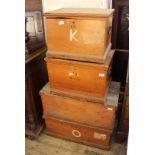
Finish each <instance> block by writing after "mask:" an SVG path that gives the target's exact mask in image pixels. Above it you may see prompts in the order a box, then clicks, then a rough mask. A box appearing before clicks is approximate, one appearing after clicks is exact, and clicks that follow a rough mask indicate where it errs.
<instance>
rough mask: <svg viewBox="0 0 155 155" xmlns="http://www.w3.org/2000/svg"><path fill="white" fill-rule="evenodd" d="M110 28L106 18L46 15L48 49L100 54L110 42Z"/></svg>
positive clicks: (93, 54) (78, 53)
mask: <svg viewBox="0 0 155 155" xmlns="http://www.w3.org/2000/svg"><path fill="white" fill-rule="evenodd" d="M110 28H111V23H110V24H109V22H108V18H107V19H104V20H101V19H100V20H96V19H76V18H75V19H67V17H66V18H62V19H61V18H59V19H57V18H52V17H46V37H47V46H48V50H49V51H55V52H62V51H63V52H69V53H74V54H77V55H80V54H85V55H92V56H101V55H103V53H104V51H105V49H106V48H107V46H108V43H109V42H110V39H109V38H110V36H111V33H110Z"/></svg>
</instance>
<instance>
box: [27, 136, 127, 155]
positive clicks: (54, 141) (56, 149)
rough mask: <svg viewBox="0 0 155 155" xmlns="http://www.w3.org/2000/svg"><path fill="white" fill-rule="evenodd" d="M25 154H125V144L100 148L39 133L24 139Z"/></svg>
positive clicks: (114, 144) (113, 144)
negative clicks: (35, 137) (104, 148)
mask: <svg viewBox="0 0 155 155" xmlns="http://www.w3.org/2000/svg"><path fill="white" fill-rule="evenodd" d="M25 150H26V155H125V154H126V145H125V144H118V143H112V145H111V149H110V150H108V151H106V150H101V149H97V148H93V147H89V146H86V145H82V144H78V143H74V142H70V141H66V140H62V139H58V138H54V137H51V136H48V135H46V134H44V133H43V134H41V135H40V136H39V137H38V138H37V139H36V140H30V139H28V138H26V140H25Z"/></svg>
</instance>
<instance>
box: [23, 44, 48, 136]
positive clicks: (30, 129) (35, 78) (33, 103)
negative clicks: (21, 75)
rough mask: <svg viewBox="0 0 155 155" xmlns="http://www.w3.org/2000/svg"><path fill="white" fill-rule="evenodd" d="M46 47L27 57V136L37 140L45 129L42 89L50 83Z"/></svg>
mask: <svg viewBox="0 0 155 155" xmlns="http://www.w3.org/2000/svg"><path fill="white" fill-rule="evenodd" d="M46 50H47V49H46V47H44V48H41V49H39V50H37V51H35V52H33V53H32V54H27V53H26V55H25V130H26V131H25V134H26V135H27V136H31V137H32V138H35V137H36V136H37V135H38V134H39V133H40V131H41V130H42V129H43V123H44V122H43V119H42V103H41V98H40V96H39V91H40V89H41V88H42V87H43V86H44V85H45V83H46V82H47V81H48V77H47V70H46V64H45V61H44V57H45V52H46Z"/></svg>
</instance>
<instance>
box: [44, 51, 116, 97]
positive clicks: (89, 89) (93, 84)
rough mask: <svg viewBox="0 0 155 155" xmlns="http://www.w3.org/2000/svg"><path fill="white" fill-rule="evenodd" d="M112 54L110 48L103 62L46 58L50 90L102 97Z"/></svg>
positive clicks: (108, 78) (107, 81) (108, 76)
mask: <svg viewBox="0 0 155 155" xmlns="http://www.w3.org/2000/svg"><path fill="white" fill-rule="evenodd" d="M113 54H114V50H111V51H110V52H109V55H108V57H107V59H106V61H105V63H104V64H96V63H88V62H80V61H71V60H63V59H50V58H46V59H45V60H46V61H47V69H48V76H49V82H50V87H51V90H52V91H54V92H60V91H63V92H65V91H66V92H73V93H75V94H76V93H79V94H84V95H88V96H93V97H97V98H104V97H105V94H106V90H107V87H108V85H109V80H110V72H111V65H112V58H113Z"/></svg>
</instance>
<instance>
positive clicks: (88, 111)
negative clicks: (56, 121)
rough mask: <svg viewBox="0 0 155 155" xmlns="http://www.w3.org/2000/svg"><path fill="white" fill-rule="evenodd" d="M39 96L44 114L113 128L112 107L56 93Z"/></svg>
mask: <svg viewBox="0 0 155 155" xmlns="http://www.w3.org/2000/svg"><path fill="white" fill-rule="evenodd" d="M41 96H42V102H43V109H44V114H45V115H48V116H53V117H56V118H61V119H66V120H70V121H73V122H79V123H82V124H87V125H91V126H96V127H101V128H105V129H112V128H113V124H114V121H115V108H114V107H110V106H104V105H103V104H100V103H93V102H86V101H82V100H76V99H71V98H66V97H62V96H57V95H50V96H49V95H45V94H42V95H41Z"/></svg>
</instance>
